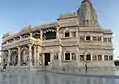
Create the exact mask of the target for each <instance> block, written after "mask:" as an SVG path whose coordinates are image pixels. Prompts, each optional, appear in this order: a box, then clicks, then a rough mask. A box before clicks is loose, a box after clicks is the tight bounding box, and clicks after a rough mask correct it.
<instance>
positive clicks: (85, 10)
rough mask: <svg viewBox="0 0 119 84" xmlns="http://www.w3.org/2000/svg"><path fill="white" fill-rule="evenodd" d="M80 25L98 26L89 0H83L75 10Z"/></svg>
mask: <svg viewBox="0 0 119 84" xmlns="http://www.w3.org/2000/svg"><path fill="white" fill-rule="evenodd" d="M77 14H78V16H79V24H80V26H99V24H98V17H97V14H96V11H95V9H94V8H93V5H92V3H91V2H90V0H83V1H82V2H81V6H80V8H79V9H78V11H77Z"/></svg>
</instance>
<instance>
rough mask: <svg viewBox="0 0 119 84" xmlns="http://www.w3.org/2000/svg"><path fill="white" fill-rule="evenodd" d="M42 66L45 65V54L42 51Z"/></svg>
mask: <svg viewBox="0 0 119 84" xmlns="http://www.w3.org/2000/svg"><path fill="white" fill-rule="evenodd" d="M43 66H45V54H44V53H43Z"/></svg>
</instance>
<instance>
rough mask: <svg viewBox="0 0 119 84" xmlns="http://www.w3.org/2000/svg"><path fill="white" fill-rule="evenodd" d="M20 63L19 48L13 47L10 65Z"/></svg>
mask: <svg viewBox="0 0 119 84" xmlns="http://www.w3.org/2000/svg"><path fill="white" fill-rule="evenodd" d="M17 63H18V50H17V49H13V50H12V52H11V56H10V65H11V66H16V65H17Z"/></svg>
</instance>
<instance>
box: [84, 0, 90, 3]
mask: <svg viewBox="0 0 119 84" xmlns="http://www.w3.org/2000/svg"><path fill="white" fill-rule="evenodd" d="M86 1H88V2H90V0H83V1H82V3H84V2H86Z"/></svg>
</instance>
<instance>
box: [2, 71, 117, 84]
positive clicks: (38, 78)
mask: <svg viewBox="0 0 119 84" xmlns="http://www.w3.org/2000/svg"><path fill="white" fill-rule="evenodd" d="M0 84H119V77H118V76H107V75H103V76H99V75H98V76H94V75H75V74H74V75H73V74H59V73H52V72H44V71H39V72H35V71H20V72H19V73H18V72H14V71H13V72H6V73H5V72H3V73H0Z"/></svg>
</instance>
